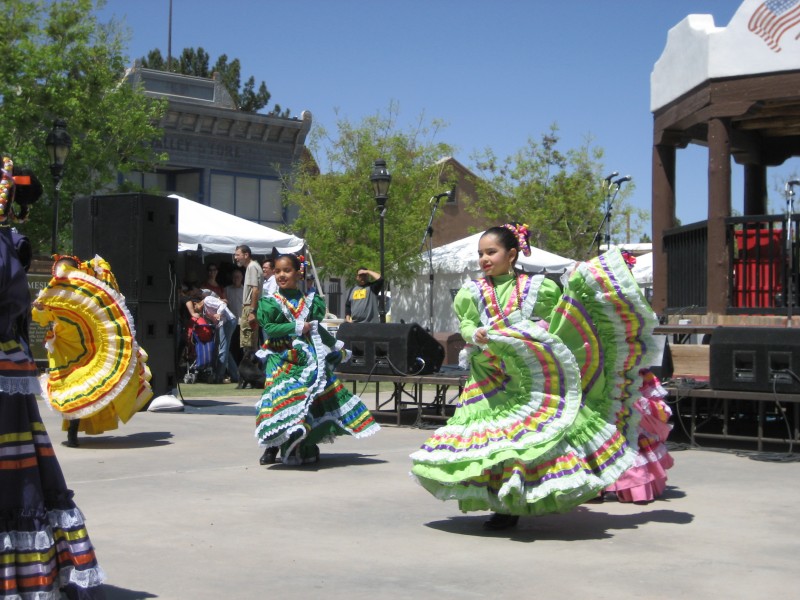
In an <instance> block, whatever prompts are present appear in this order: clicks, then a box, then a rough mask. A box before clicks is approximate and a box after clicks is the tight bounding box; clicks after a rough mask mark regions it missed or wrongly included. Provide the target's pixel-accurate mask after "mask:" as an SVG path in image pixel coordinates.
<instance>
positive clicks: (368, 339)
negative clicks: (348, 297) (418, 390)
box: [336, 323, 445, 375]
mask: <svg viewBox="0 0 800 600" xmlns="http://www.w3.org/2000/svg"><path fill="white" fill-rule="evenodd" d="M336 338H337V339H338V340H341V341H343V342H344V346H345V348H347V349H348V350H350V351H351V352H352V353H353V356H352V357H351V359H350V360H349V361H348V362H346V363H343V364H341V365H340V366H339V369H338V370H339V371H341V372H343V373H367V374H374V375H427V374H430V373H434V372H436V371H438V370H439V369H440V368H441V366H442V362H443V361H444V356H445V352H444V348H443V347H442V345H441V344H440V343H439V342H438V341H436V339H434V338H433V337H432V336H431V335H430V334H429V333H428V332H427V331H425V330H424V329H423V328H422V327H421V326H420V325H419V324H417V323H342V324H341V325H339V329H338V330H337V332H336Z"/></svg>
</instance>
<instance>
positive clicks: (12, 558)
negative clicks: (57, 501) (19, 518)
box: [0, 507, 106, 600]
mask: <svg viewBox="0 0 800 600" xmlns="http://www.w3.org/2000/svg"><path fill="white" fill-rule="evenodd" d="M105 578H106V576H105V573H104V572H103V570H102V569H101V568H100V566H99V565H98V564H97V558H96V556H95V552H94V547H93V546H92V543H91V541H90V539H89V536H88V533H87V531H86V526H85V520H84V517H83V514H82V513H81V512H80V510H79V509H78V508H77V507H74V508H71V509H66V510H50V511H48V513H47V526H46V527H45V528H44V529H41V530H39V531H24V530H13V531H3V532H0V590H1V591H3V592H4V595H3V598H20V599H23V600H28V599H30V598H36V599H39V598H54V599H59V598H61V597H62V596H61V592H60V591H59V590H60V589H61V588H64V587H67V586H71V587H75V588H80V589H81V590H83V591H82V593H83V594H85V597H91V595H92V593H91V592H92V589H93V588H99V587H100V586H101V585H102V583H103V581H104V580H105ZM98 592H100V590H99V589H98ZM99 595H100V594H98V596H99ZM81 597H84V596H81Z"/></svg>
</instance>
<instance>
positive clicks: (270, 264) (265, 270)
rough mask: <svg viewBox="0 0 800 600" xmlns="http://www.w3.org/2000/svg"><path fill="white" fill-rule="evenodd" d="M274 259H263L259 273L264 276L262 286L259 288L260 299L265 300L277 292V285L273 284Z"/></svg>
mask: <svg viewBox="0 0 800 600" xmlns="http://www.w3.org/2000/svg"><path fill="white" fill-rule="evenodd" d="M274 270H275V259H273V258H272V257H268V258H265V259H264V261H263V262H262V263H261V272H262V274H263V275H264V285H263V286H262V288H261V297H262V298H266V297H267V296H271V295H272V294H274V293H275V292H277V291H278V284H277V283H276V282H275V274H274Z"/></svg>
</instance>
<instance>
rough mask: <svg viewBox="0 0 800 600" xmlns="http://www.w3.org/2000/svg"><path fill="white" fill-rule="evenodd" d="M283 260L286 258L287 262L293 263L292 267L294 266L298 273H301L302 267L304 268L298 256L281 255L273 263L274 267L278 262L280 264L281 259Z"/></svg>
mask: <svg viewBox="0 0 800 600" xmlns="http://www.w3.org/2000/svg"><path fill="white" fill-rule="evenodd" d="M282 258H285V259H286V260H289V261H291V263H292V266H293V267H294V268H295V269H296V270H297V271H300V269H301V266H302V265H301V264H300V259H299V258H297V256H296V255H294V254H279V255H278V256H277V258H276V259H275V260H274V261H273V263H272V265H273V267H274V266H275V263H277V262H278V261H279V260H280V259H282Z"/></svg>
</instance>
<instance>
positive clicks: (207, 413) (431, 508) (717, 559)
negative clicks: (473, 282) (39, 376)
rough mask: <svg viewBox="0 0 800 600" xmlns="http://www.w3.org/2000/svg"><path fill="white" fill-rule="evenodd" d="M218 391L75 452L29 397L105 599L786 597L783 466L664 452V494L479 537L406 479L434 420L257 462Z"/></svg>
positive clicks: (739, 457)
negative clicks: (309, 453) (84, 531)
mask: <svg viewBox="0 0 800 600" xmlns="http://www.w3.org/2000/svg"><path fill="white" fill-rule="evenodd" d="M226 387H230V388H231V392H230V394H231V395H230V396H226V395H216V396H215V397H206V398H203V397H198V398H192V399H189V398H187V400H186V402H187V406H186V409H185V411H184V412H178V413H153V412H143V413H139V414H137V415H136V416H135V417H134V418H133V419H132V420H131V422H130V423H129V424H127V425H125V426H123V427H122V428H121V429H119V430H116V431H114V432H110V433H108V434H104V435H100V436H94V437H85V436H82V437H81V447H80V448H77V449H72V448H67V447H65V446H63V444H62V442H63V441H64V439H65V437H66V434H65V433H64V432H61V431H60V421H59V418H58V416H57V415H56V414H55V413H53V412H52V411H51V410H50V409H49V408H48V406H47V405H46V404H45V403H44V402H40V410H41V412H42V416H43V418H44V421H45V424H46V426H47V429H48V431H49V432H50V435H51V437H52V438H53V445H54V447H55V449H56V454H57V456H58V458H59V461H60V463H61V466H62V468H63V470H64V473H65V476H66V478H67V482H68V484H69V486H70V487H71V488H72V489H73V490H74V491H75V500H76V502H77V503H78V505H79V506H80V508H81V509H82V511H83V512H84V514H85V515H86V518H87V523H88V527H89V533H90V535H91V538H92V541H93V542H94V544H95V546H96V549H97V556H98V559H99V561H100V564H101V566H102V567H103V568H104V570H105V571H106V574H107V576H108V581H107V594H108V598H109V600H138V599H147V598H162V599H169V600H206V599H208V600H211V599H214V600H219V599H220V598H225V599H229V598H230V599H239V598H242V599H254V598H259V599H284V598H290V599H293V598H302V599H307V598H311V599H314V598H325V599H327V600H330V599H340V598H341V599H345V598H346V599H362V598H363V599H367V598H370V599H376V598H415V599H428V598H431V599H432V598H437V599H448V598H491V597H494V598H499V597H510V596H517V595H521V596H523V597H536V598H548V599H553V598H555V599H559V598H591V599H592V600H602V599H605V598H609V599H610V598H614V599H620V598H632V597H646V598H649V599H659V598H675V597H682V598H728V599H737V598H742V599H744V598H766V597H770V596H775V597H791V596H792V595H793V594H794V593H796V590H797V587H798V584H800V569H798V568H797V558H798V556H800V552H799V551H800V541H799V540H798V531H799V530H800V528H799V527H798V519H799V518H800V517H799V516H798V515H800V508H798V507H799V506H800V500H799V498H800V462H796V461H795V460H791V459H792V458H795V457H793V456H792V457H789V460H786V459H785V458H786V457H784V456H782V455H779V454H778V455H770V456H765V455H753V454H748V453H735V452H731V451H711V450H708V449H685V448H682V447H676V448H674V449H673V455H674V457H675V467H674V468H673V469H672V470H671V471H670V479H669V488H668V490H667V493H666V495H665V496H664V498H663V499H660V500H658V501H656V502H653V503H651V504H648V505H644V506H638V505H633V504H620V503H617V502H605V503H603V504H590V505H585V506H582V507H579V508H578V509H576V510H575V511H573V512H571V513H568V514H563V515H550V516H545V517H529V518H523V519H521V521H520V524H519V526H518V527H517V528H515V529H512V530H509V531H504V532H486V531H484V530H483V529H482V527H481V523H482V522H483V521H484V520H485V518H486V517H487V513H471V514H462V513H459V511H458V508H457V506H456V504H455V503H454V502H441V501H439V500H436V499H434V498H433V497H432V496H430V495H429V494H428V493H427V492H425V491H424V490H423V489H422V488H421V487H419V486H418V485H416V484H415V483H414V482H413V481H412V480H411V479H410V478H409V476H408V471H409V468H410V460H409V458H408V455H409V454H410V453H411V452H413V451H414V450H415V449H416V448H417V447H418V446H419V445H420V444H421V443H422V442H423V441H424V440H425V439H426V437H427V436H428V435H429V434H430V432H431V431H432V428H433V426H434V425H433V424H431V425H429V426H426V427H424V428H415V427H406V426H403V427H398V426H395V425H390V424H386V425H384V426H383V429H382V430H381V431H380V432H379V433H378V434H377V435H375V436H373V437H370V438H367V439H364V440H355V439H352V438H338V439H337V441H336V443H335V444H333V445H325V446H322V460H321V462H320V463H319V464H317V465H306V466H303V467H294V468H289V467H285V466H283V465H271V466H267V467H262V466H259V464H258V458H259V456H260V454H261V452H260V450H259V448H258V447H257V446H256V442H255V439H254V437H253V428H254V416H253V414H254V410H253V403H254V402H255V400H256V398H257V393H256V392H253V391H252V390H246V391H241V392H236V393H235V394H234V392H233V390H232V388H233V386H226ZM220 391H221V392H222V393H224V391H225V390H224V389H223V388H222V387H221V386H220ZM245 392H250V393H249V394H248V393H245ZM366 398H367V395H365V399H366ZM759 459H761V460H759ZM763 459H778V460H763ZM780 459H784V460H780ZM792 589H794V590H795V592H792V591H791V590H792Z"/></svg>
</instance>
